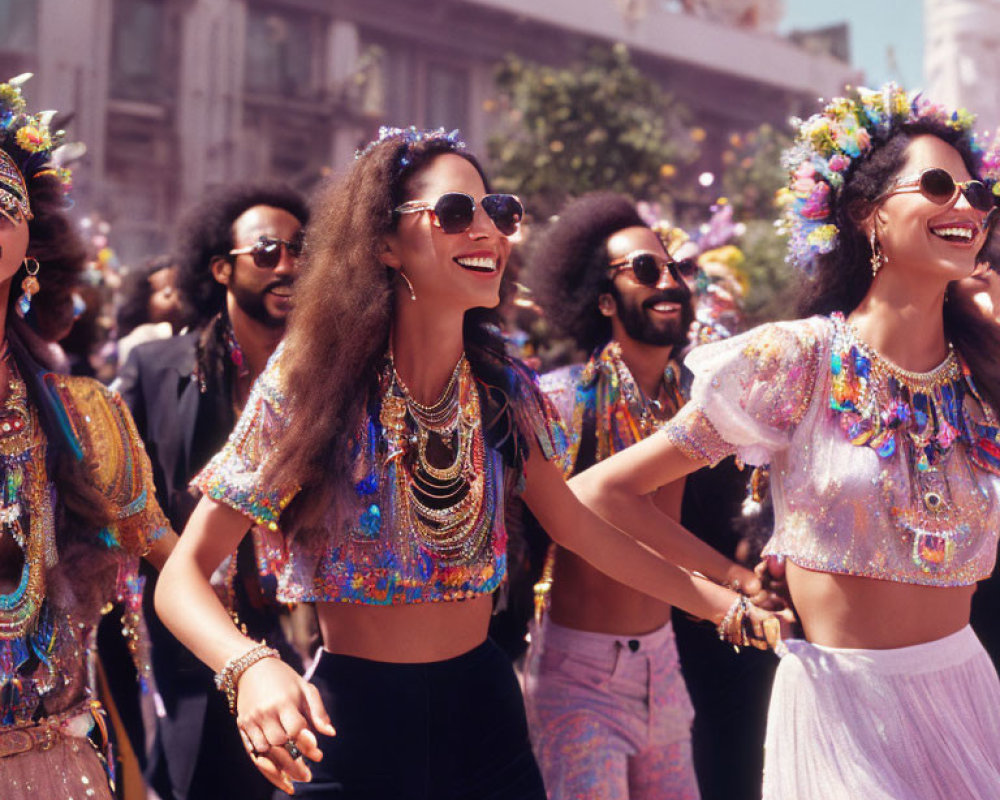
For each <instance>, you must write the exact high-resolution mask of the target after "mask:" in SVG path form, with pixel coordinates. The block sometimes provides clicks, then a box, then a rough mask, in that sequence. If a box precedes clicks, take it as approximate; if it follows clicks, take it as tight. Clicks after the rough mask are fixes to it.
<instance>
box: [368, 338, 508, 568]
mask: <svg viewBox="0 0 1000 800" xmlns="http://www.w3.org/2000/svg"><path fill="white" fill-rule="evenodd" d="M379 421H380V422H381V424H382V429H383V433H384V437H385V442H386V456H385V462H384V467H385V469H386V470H387V471H388V472H389V473H390V481H389V483H390V485H391V486H392V487H393V492H392V504H393V512H394V516H395V517H396V519H397V520H399V521H400V522H401V523H402V524H403V525H405V526H406V527H407V528H408V529H410V530H411V531H412V532H413V533H414V534H415V535H416V537H417V539H418V540H419V542H420V544H421V546H422V547H423V548H424V549H426V550H427V551H428V552H430V553H431V554H433V555H434V556H435V557H436V558H437V559H439V560H441V561H444V562H448V563H455V564H458V563H464V562H468V561H470V560H471V559H473V558H475V557H476V555H477V554H478V553H480V551H481V550H482V548H483V546H484V545H485V543H486V542H487V540H488V537H489V534H490V532H491V531H492V529H493V524H494V513H495V511H496V504H497V498H498V492H497V491H496V489H497V483H496V481H497V475H496V474H495V470H494V469H493V467H492V465H491V460H490V459H488V458H487V457H486V445H485V441H484V438H483V431H482V414H481V412H480V405H479V393H478V391H477V389H476V384H475V380H474V378H473V376H472V368H471V367H470V366H469V362H468V360H467V359H466V358H465V356H464V355H463V356H462V357H461V358H460V359H459V361H458V363H457V364H456V365H455V369H454V370H453V371H452V374H451V377H450V378H449V380H448V383H447V384H446V386H445V388H444V391H443V392H442V393H441V396H440V397H439V398H438V399H437V400H436V401H435V402H433V403H431V404H430V405H425V404H423V403H420V402H418V401H417V400H415V399H414V398H413V396H412V395H411V394H410V391H409V389H408V388H407V387H406V384H404V383H403V381H402V380H401V379H400V377H399V375H398V374H397V372H396V368H395V364H394V362H393V360H392V356H391V354H390V356H389V364H388V369H387V376H386V379H385V381H384V389H383V394H382V408H381V411H380V414H379Z"/></svg>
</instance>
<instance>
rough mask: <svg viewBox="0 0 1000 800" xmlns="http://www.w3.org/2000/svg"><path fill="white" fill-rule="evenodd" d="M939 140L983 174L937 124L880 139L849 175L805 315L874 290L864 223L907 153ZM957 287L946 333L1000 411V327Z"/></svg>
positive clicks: (951, 132)
mask: <svg viewBox="0 0 1000 800" xmlns="http://www.w3.org/2000/svg"><path fill="white" fill-rule="evenodd" d="M922 135H931V136H936V137H937V138H938V139H940V140H941V141H943V142H945V143H946V144H948V145H951V146H952V147H953V148H955V150H956V151H958V154H959V155H960V156H961V157H962V161H963V162H964V163H965V166H966V169H968V171H969V174H970V175H971V176H972V177H973V178H979V176H980V167H981V164H980V156H979V155H978V154H977V153H976V152H975V151H974V150H973V149H972V147H971V146H970V143H969V140H968V137H967V136H966V135H965V134H964V133H962V132H961V131H956V130H955V129H954V128H951V127H950V126H948V125H946V124H944V123H940V122H935V121H932V120H920V121H918V122H912V123H906V124H903V125H901V126H899V127H897V128H894V129H892V130H890V131H889V132H888V133H887V134H883V135H881V136H876V137H874V138H873V141H872V148H871V150H870V151H869V152H868V154H867V155H866V156H865V157H864V158H862V159H857V160H856V162H855V164H854V165H852V168H851V170H850V171H849V172H848V173H847V176H846V179H845V182H844V187H843V189H842V190H841V193H840V196H839V199H838V202H837V207H836V209H835V213H836V223H837V227H838V229H839V235H838V240H837V241H838V243H837V246H836V248H834V250H832V251H831V252H829V253H826V254H824V255H823V256H822V257H821V258H820V259H819V261H818V263H817V268H816V273H815V274H814V275H813V276H811V277H808V278H806V279H805V280H804V282H803V283H802V284H801V286H800V292H799V313H800V314H801V315H802V316H808V315H811V314H829V313H830V312H832V311H841V312H843V313H844V314H850V313H851V311H853V310H854V309H855V308H856V307H857V306H858V304H859V303H860V302H861V301H862V300H863V299H864V297H865V295H866V294H867V293H868V290H869V289H870V288H871V284H872V280H873V276H872V271H871V256H872V250H871V245H870V244H869V243H868V239H867V238H866V237H865V235H864V232H863V231H862V229H861V224H860V220H862V219H864V218H865V217H866V216H867V215H868V214H869V213H871V211H872V210H873V209H874V208H875V207H876V205H877V202H878V198H879V197H881V196H882V193H883V192H884V191H885V190H886V189H887V188H888V186H889V184H890V182H891V181H892V179H893V178H894V177H895V176H896V175H897V174H898V173H899V171H900V170H901V169H902V167H903V165H904V164H905V162H906V154H907V149H908V148H909V146H910V142H911V141H913V139H914V138H915V137H917V136H922ZM955 286H956V283H955V282H952V283H951V284H949V287H948V294H947V296H946V297H947V299H949V300H950V302H948V303H946V304H945V306H944V326H945V333H946V335H947V337H948V339H949V341H951V342H952V344H954V345H955V346H956V347H957V348H958V350H959V352H960V353H961V354H962V356H963V357H964V358H965V360H966V362H967V363H968V364H969V366H970V368H971V370H972V374H973V376H974V377H975V379H976V383H977V385H978V386H979V388H980V390H981V391H983V392H984V393H985V394H986V396H987V398H988V399H989V401H990V403H991V404H992V405H993V407H994V408H1000V365H998V363H997V359H996V353H997V351H998V350H1000V328H998V327H997V326H996V325H995V324H994V323H993V322H992V321H991V320H988V319H985V318H983V317H982V316H981V314H980V313H979V312H978V311H977V309H976V308H975V307H974V304H972V303H969V302H964V301H963V300H962V299H961V298H959V297H957V296H956V290H955Z"/></svg>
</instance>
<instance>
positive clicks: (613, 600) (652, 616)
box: [549, 548, 670, 636]
mask: <svg viewBox="0 0 1000 800" xmlns="http://www.w3.org/2000/svg"><path fill="white" fill-rule="evenodd" d="M549 614H550V616H551V619H552V621H553V622H554V623H556V624H557V625H562V626H564V627H567V628H573V629H574V630H578V631H590V632H591V633H609V634H614V635H622V636H641V635H642V634H645V633H651V632H652V631H655V630H658V629H659V628H662V627H663V626H664V625H666V624H667V622H669V621H670V606H669V605H667V604H666V603H663V602H661V601H659V600H655V599H653V598H652V597H650V596H649V595H646V594H642V593H641V592H637V591H636V590H635V589H632V588H630V587H628V586H626V585H625V584H623V583H619V582H618V581H615V580H612V579H611V578H609V577H608V576H607V575H605V574H604V573H603V572H598V571H597V570H596V569H594V568H593V567H592V566H590V564H588V563H587V562H586V561H584V560H583V559H582V558H580V557H579V556H577V555H574V554H573V553H571V552H569V551H568V550H563V549H562V548H559V550H558V551H557V555H556V566H555V571H554V572H553V574H552V597H551V605H550V607H549Z"/></svg>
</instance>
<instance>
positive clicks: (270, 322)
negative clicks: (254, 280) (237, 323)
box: [229, 279, 292, 328]
mask: <svg viewBox="0 0 1000 800" xmlns="http://www.w3.org/2000/svg"><path fill="white" fill-rule="evenodd" d="M291 285H292V282H291V281H290V280H281V279H278V280H275V281H272V282H271V283H269V284H268V285H267V286H266V287H264V289H256V288H250V287H249V286H244V285H242V284H241V283H240V282H239V280H236V281H233V283H232V284H231V285H230V287H229V291H230V292H232V294H233V301H234V302H235V303H236V305H237V306H238V307H239V309H240V311H242V312H243V313H244V314H246V315H247V316H248V317H250V319H252V320H254V321H255V322H259V323H260V324H261V325H264V326H265V327H268V328H283V327H284V326H285V323H286V322H287V321H288V318H287V315H286V314H282V315H281V316H275V315H274V314H272V313H271V312H270V311H268V310H267V304H266V303H265V301H264V299H265V296H266V292H267V291H268V290H269V289H273V288H275V287H276V286H291Z"/></svg>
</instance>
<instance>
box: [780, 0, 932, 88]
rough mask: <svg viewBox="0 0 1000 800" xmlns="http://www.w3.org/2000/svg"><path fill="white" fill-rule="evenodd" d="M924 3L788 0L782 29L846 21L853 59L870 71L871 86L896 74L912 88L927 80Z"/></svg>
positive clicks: (867, 76)
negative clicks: (925, 72)
mask: <svg viewBox="0 0 1000 800" xmlns="http://www.w3.org/2000/svg"><path fill="white" fill-rule="evenodd" d="M923 5H924V4H923V2H922V0H836V1H835V2H823V0H785V19H784V22H783V23H782V25H781V30H782V31H783V32H784V31H789V30H793V29H801V28H817V27H821V26H823V25H831V24H834V23H838V22H845V21H846V22H847V23H848V24H849V25H850V42H851V62H852V64H853V65H854V66H856V67H858V68H860V69H862V70H864V72H865V82H866V83H867V84H868V85H869V86H878V85H880V84H882V83H884V82H885V81H887V80H890V79H892V80H895V81H897V82H898V83H900V84H902V85H903V86H905V87H906V88H907V89H914V88H920V87H923V85H924V70H923V63H924V36H923V16H924V13H923ZM889 48H892V52H893V54H894V56H895V62H896V64H895V67H894V66H893V65H892V63H891V59H890V55H889Z"/></svg>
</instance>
